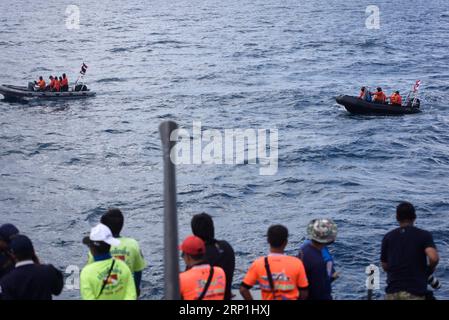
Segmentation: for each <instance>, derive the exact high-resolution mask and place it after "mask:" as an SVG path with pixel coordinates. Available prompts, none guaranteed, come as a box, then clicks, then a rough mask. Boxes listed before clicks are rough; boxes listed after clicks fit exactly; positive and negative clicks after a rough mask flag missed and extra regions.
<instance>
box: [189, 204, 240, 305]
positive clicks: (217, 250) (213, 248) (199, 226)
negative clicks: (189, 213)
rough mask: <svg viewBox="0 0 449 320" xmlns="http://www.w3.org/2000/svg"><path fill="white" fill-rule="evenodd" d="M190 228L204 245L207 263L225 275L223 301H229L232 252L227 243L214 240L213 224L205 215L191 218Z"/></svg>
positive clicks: (233, 256) (232, 266) (233, 266)
mask: <svg viewBox="0 0 449 320" xmlns="http://www.w3.org/2000/svg"><path fill="white" fill-rule="evenodd" d="M191 226H192V232H193V234H194V235H195V236H197V237H199V238H201V239H202V240H203V241H204V242H205V244H206V259H207V262H208V263H209V264H211V265H213V266H217V267H220V268H222V269H223V270H224V272H225V274H226V292H225V300H231V298H232V292H231V286H232V279H233V277H234V269H235V254H234V250H233V249H232V247H231V245H230V244H229V243H228V242H227V241H224V240H216V239H215V230H214V222H213V220H212V217H211V216H210V215H208V214H207V213H200V214H197V215H195V216H193V218H192V222H191Z"/></svg>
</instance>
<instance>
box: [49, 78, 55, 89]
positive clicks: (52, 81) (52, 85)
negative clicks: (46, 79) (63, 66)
mask: <svg viewBox="0 0 449 320" xmlns="http://www.w3.org/2000/svg"><path fill="white" fill-rule="evenodd" d="M54 86H55V79H51V81H50V88H53V87H54Z"/></svg>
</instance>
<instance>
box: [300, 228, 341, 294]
mask: <svg viewBox="0 0 449 320" xmlns="http://www.w3.org/2000/svg"><path fill="white" fill-rule="evenodd" d="M307 234H308V236H309V238H310V240H311V241H310V242H308V243H306V244H305V245H304V246H303V247H302V248H301V249H300V251H299V254H298V257H299V258H300V259H301V260H302V262H303V263H304V267H305V269H306V274H307V279H308V280H309V296H308V299H309V300H332V287H331V281H332V279H333V278H332V277H330V276H329V271H328V266H327V262H326V261H325V259H323V249H324V248H326V246H328V245H329V244H331V243H333V242H334V241H335V238H336V237H337V225H336V224H335V223H334V222H333V221H332V220H330V219H315V220H312V221H311V222H310V223H309V225H308V226H307Z"/></svg>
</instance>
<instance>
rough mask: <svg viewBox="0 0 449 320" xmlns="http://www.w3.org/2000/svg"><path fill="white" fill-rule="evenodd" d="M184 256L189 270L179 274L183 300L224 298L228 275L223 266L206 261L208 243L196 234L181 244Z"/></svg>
mask: <svg viewBox="0 0 449 320" xmlns="http://www.w3.org/2000/svg"><path fill="white" fill-rule="evenodd" d="M179 249H180V250H181V251H182V257H183V259H184V262H185V264H186V266H187V271H185V272H182V273H181V274H180V275H179V287H180V291H181V298H182V299H183V300H224V296H225V289H226V275H225V273H224V271H223V269H222V268H220V267H212V266H211V265H209V264H208V263H206V245H205V243H204V241H203V240H202V239H201V238H199V237H196V236H194V235H191V236H188V237H187V238H186V239H185V240H184V242H183V243H182V244H181V246H180V248H179Z"/></svg>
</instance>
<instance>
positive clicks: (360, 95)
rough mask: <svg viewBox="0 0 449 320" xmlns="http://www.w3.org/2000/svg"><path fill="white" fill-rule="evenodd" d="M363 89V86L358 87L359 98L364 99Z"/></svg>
mask: <svg viewBox="0 0 449 320" xmlns="http://www.w3.org/2000/svg"><path fill="white" fill-rule="evenodd" d="M365 90H366V88H365V87H362V88H361V89H360V93H359V99H364V98H365Z"/></svg>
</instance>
